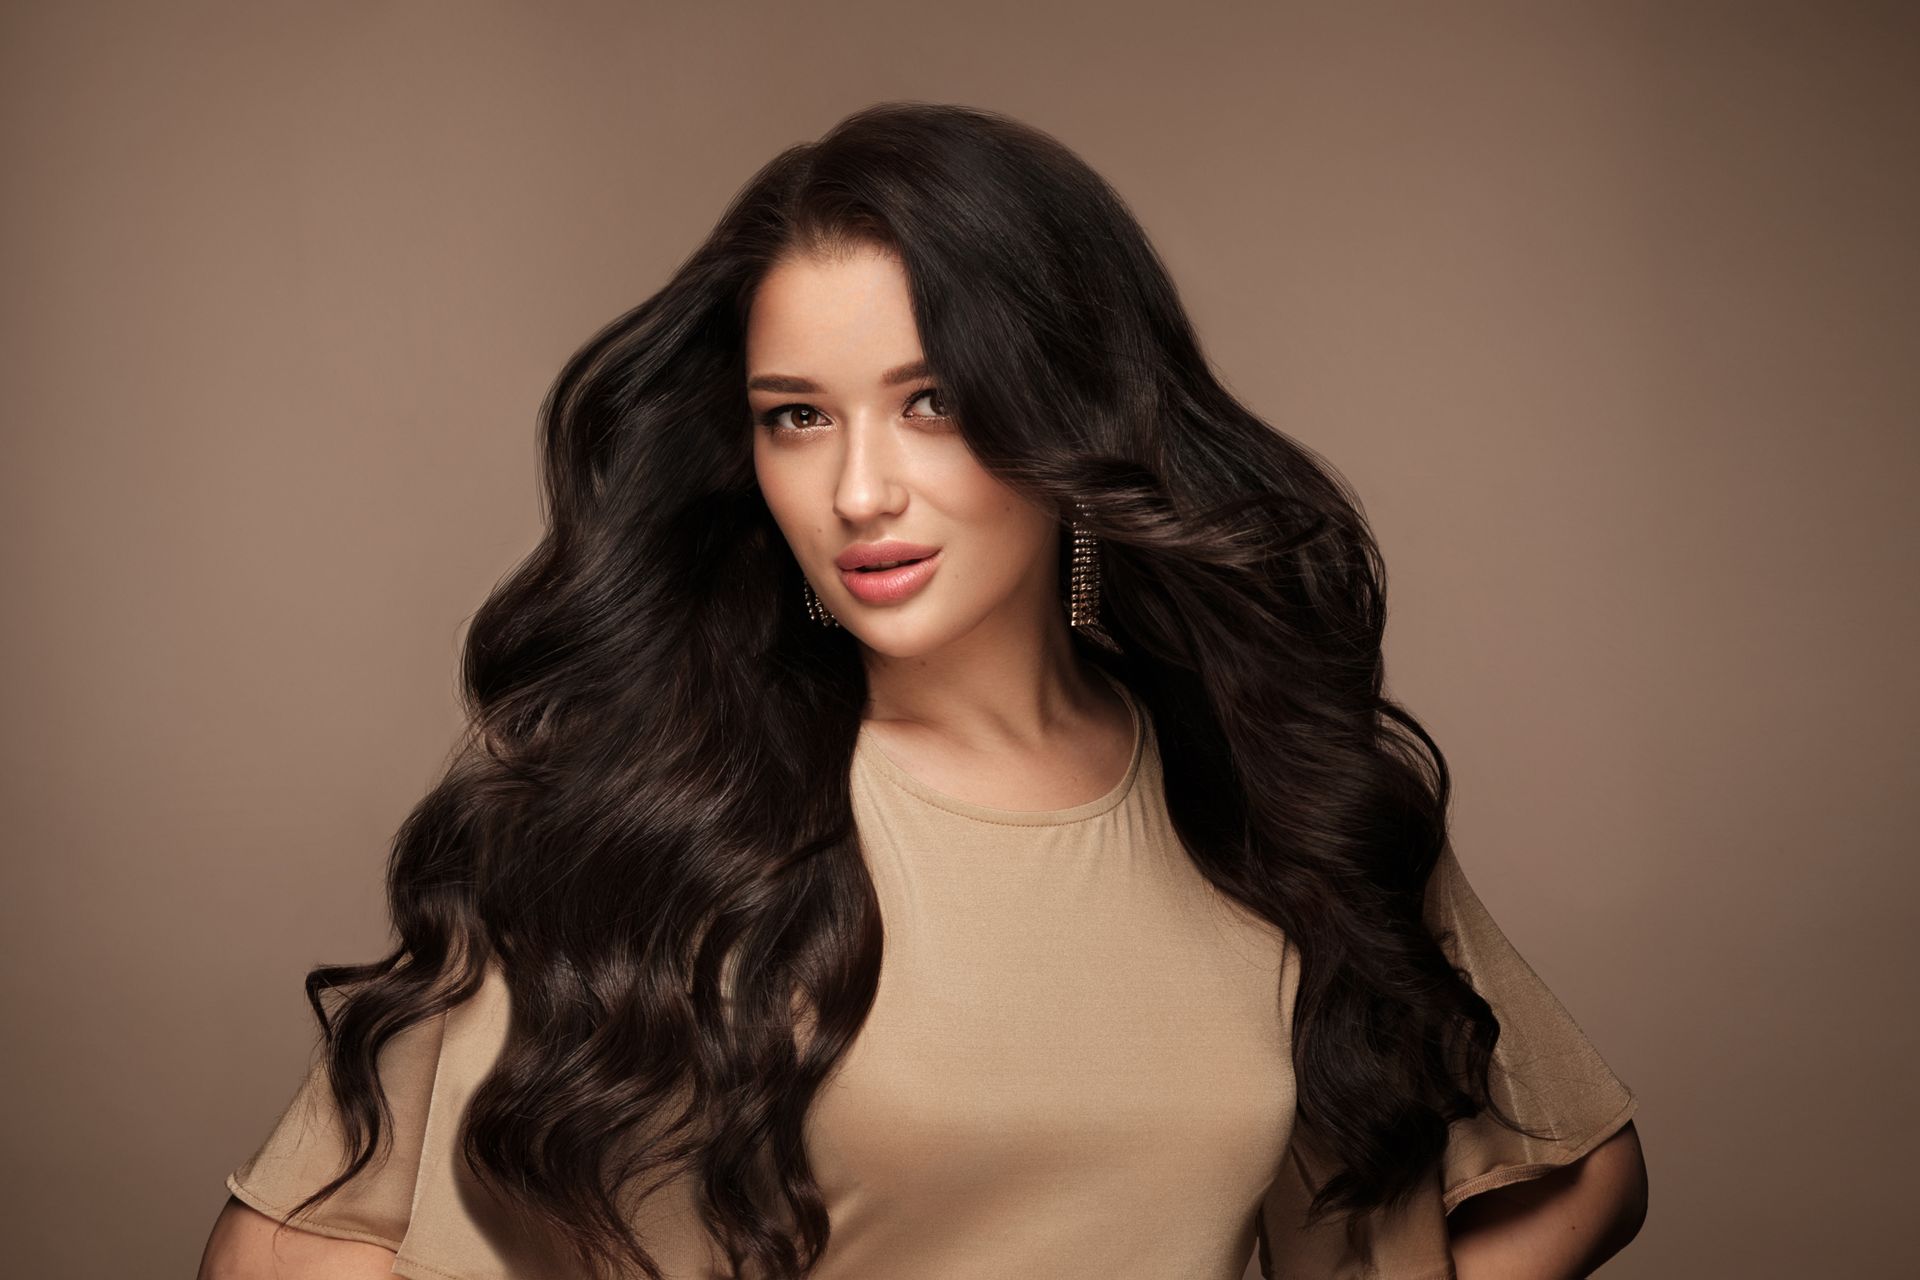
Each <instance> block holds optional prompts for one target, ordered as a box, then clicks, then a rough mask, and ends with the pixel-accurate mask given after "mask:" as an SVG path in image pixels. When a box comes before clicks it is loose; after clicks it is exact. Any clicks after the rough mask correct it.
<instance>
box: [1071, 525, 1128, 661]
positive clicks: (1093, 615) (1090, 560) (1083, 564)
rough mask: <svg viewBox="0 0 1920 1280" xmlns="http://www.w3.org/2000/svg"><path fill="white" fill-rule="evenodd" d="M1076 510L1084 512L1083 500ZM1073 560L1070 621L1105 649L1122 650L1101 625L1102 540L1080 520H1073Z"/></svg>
mask: <svg viewBox="0 0 1920 1280" xmlns="http://www.w3.org/2000/svg"><path fill="white" fill-rule="evenodd" d="M1073 509H1074V511H1075V512H1084V511H1085V510H1086V506H1085V504H1083V503H1080V502H1075V503H1074V504H1073ZM1069 532H1070V533H1071V535H1072V539H1073V559H1072V563H1071V564H1070V565H1069V566H1068V573H1067V621H1068V623H1069V624H1071V625H1072V627H1073V629H1074V630H1076V631H1078V632H1079V633H1080V634H1081V635H1083V636H1085V637H1086V638H1087V639H1089V640H1091V641H1093V642H1094V643H1095V644H1097V645H1099V646H1100V647H1101V648H1103V649H1106V650H1109V651H1110V652H1113V653H1119V652H1120V645H1119V642H1117V641H1116V640H1115V639H1114V638H1113V636H1112V634H1111V633H1109V632H1108V631H1107V629H1106V628H1105V627H1103V626H1101V625H1100V561H1101V556H1100V543H1099V541H1098V539H1096V538H1095V537H1094V536H1093V531H1092V530H1091V529H1088V528H1087V527H1086V526H1084V525H1082V524H1081V523H1080V522H1079V521H1078V520H1075V521H1073V522H1071V524H1070V525H1069Z"/></svg>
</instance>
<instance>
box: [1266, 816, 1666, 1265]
mask: <svg viewBox="0 0 1920 1280" xmlns="http://www.w3.org/2000/svg"><path fill="white" fill-rule="evenodd" d="M1425 915H1426V922H1427V926H1428V928H1429V930H1430V931H1432V932H1433V934H1434V936H1435V937H1436V939H1438V941H1439V943H1440V947H1441V950H1442V951H1443V952H1444V953H1445V954H1446V955H1447V957H1448V958H1449V959H1450V960H1451V961H1452V962H1453V964H1454V966H1455V967H1456V968H1459V969H1463V970H1465V971H1466V974H1467V979H1468V981H1469V982H1471V983H1472V985H1473V988H1474V990H1476V991H1478V992H1479V993H1480V995H1481V996H1482V997H1483V998H1484V999H1485V1000H1486V1001H1487V1003H1488V1004H1490V1005H1491V1006H1492V1007H1493V1011H1494V1014H1495V1016H1497V1017H1498V1018H1499V1019H1500V1037H1499V1041H1498V1043H1497V1044H1496V1045H1495V1046H1494V1051H1493V1059H1492V1063H1491V1066H1490V1070H1489V1085H1490V1088H1491V1090H1492V1094H1493V1096H1494V1098H1495V1100H1496V1101H1498V1102H1499V1103H1500V1105H1501V1107H1502V1109H1503V1110H1505V1111H1506V1112H1507V1113H1508V1114H1509V1115H1511V1116H1513V1117H1514V1118H1515V1119H1516V1120H1518V1121H1520V1123H1521V1124H1523V1125H1525V1126H1526V1127H1527V1128H1530V1129H1535V1130H1541V1131H1550V1132H1551V1135H1552V1136H1551V1137H1548V1138H1533V1137H1529V1136H1527V1135H1526V1134H1521V1133H1516V1132H1514V1131H1513V1130H1511V1129H1509V1128H1507V1127H1506V1126H1504V1125H1502V1124H1501V1123H1500V1122H1499V1121H1498V1120H1497V1119H1495V1118H1494V1117H1493V1116H1491V1115H1489V1114H1487V1113H1485V1112H1482V1113H1481V1114H1479V1115H1476V1116H1471V1117H1468V1118H1466V1119H1462V1120H1456V1121H1454V1123H1453V1125H1452V1127H1451V1129H1450V1130H1449V1132H1448V1137H1447V1147H1446V1150H1445V1152H1444V1154H1443V1156H1442V1159H1441V1162H1440V1167H1439V1169H1438V1170H1437V1172H1436V1173H1435V1175H1434V1178H1433V1180H1432V1182H1431V1183H1430V1184H1429V1185H1426V1186H1422V1187H1421V1188H1419V1189H1418V1191H1417V1192H1416V1193H1415V1195H1414V1196H1413V1198H1412V1199H1411V1200H1410V1201H1409V1202H1408V1203H1407V1204H1406V1205H1405V1206H1404V1207H1402V1208H1401V1209H1400V1210H1399V1211H1397V1212H1395V1213H1393V1214H1388V1213H1386V1212H1385V1211H1383V1210H1376V1211H1375V1212H1373V1213H1371V1214H1368V1215H1363V1216H1362V1217H1361V1218H1360V1219H1359V1220H1357V1221H1355V1222H1353V1223H1352V1224H1351V1227H1352V1231H1351V1233H1350V1234H1349V1232H1348V1231H1347V1230H1346V1228H1347V1226H1348V1225H1349V1224H1347V1223H1344V1222H1342V1221H1341V1220H1339V1219H1337V1218H1336V1219H1331V1220H1328V1221H1325V1222H1322V1223H1320V1224H1317V1225H1316V1226H1315V1227H1313V1228H1312V1229H1311V1230H1309V1229H1307V1228H1306V1227H1305V1226H1304V1221H1305V1212H1306V1206H1307V1202H1308V1200H1309V1199H1310V1192H1309V1185H1310V1184H1311V1185H1318V1184H1319V1182H1320V1181H1322V1180H1324V1178H1325V1177H1326V1176H1327V1172H1328V1171H1327V1170H1326V1169H1324V1168H1319V1167H1316V1166H1315V1165H1314V1163H1313V1162H1312V1160H1311V1159H1309V1158H1308V1157H1307V1156H1306V1155H1305V1154H1304V1153H1302V1152H1301V1151H1299V1150H1297V1149H1294V1150H1289V1152H1288V1156H1287V1159H1286V1161H1285V1162H1284V1163H1283V1166H1282V1168H1281V1171H1280V1173H1279V1174H1278V1176H1277V1177H1276V1178H1275V1180H1274V1183H1273V1185H1272V1186H1271V1187H1270V1188H1269V1189H1268V1191H1267V1194H1266V1197H1265V1199H1264V1201H1263V1203H1262V1206H1261V1215H1260V1237H1259V1238H1260V1257H1261V1266H1262V1274H1263V1275H1265V1276H1267V1277H1269V1278H1270V1280H1282V1278H1291V1277H1296V1276H1298V1277H1314V1278H1315V1280H1323V1278H1324V1280H1453V1276H1454V1270H1453V1264H1452V1256H1451V1252H1450V1250H1449V1248H1448V1241H1447V1228H1446V1215H1447V1214H1448V1213H1451V1212H1452V1211H1453V1209H1454V1208H1455V1206H1457V1205H1458V1204H1459V1203H1460V1202H1461V1201H1462V1200H1465V1199H1466V1198H1467V1197H1469V1196H1472V1195H1476V1194H1478V1193H1480V1192H1482V1191H1489V1190H1492V1189H1493V1188H1495V1187H1501V1186H1505V1185H1507V1184H1508V1183H1513V1182H1520V1181H1523V1180H1525V1179H1528V1178H1533V1177H1538V1176H1541V1175H1543V1174H1545V1173H1547V1172H1549V1171H1551V1170H1553V1169H1555V1168H1559V1167H1561V1166H1564V1165H1568V1164H1572V1163H1573V1162H1574V1161H1576V1160H1578V1159H1580V1158H1581V1157H1582V1156H1584V1155H1586V1154H1587V1153H1588V1152H1590V1151H1592V1150H1593V1149H1594V1148H1595V1147H1597V1146H1599V1145H1600V1144H1601V1143H1602V1142H1604V1141H1606V1140H1607V1139H1608V1138H1609V1137H1611V1136H1613V1134H1615V1133H1617V1132H1618V1131H1619V1130H1620V1129H1621V1128H1623V1127H1624V1126H1625V1125H1626V1123H1627V1122H1628V1121H1629V1120H1630V1119H1632V1118H1633V1115H1634V1112H1635V1111H1636V1110H1637V1109H1638V1101H1637V1099H1636V1098H1635V1096H1634V1094H1633V1092H1632V1090H1631V1089H1629V1088H1628V1087H1627V1085H1626V1084H1625V1083H1624V1082H1623V1081H1622V1080H1621V1079H1620V1078H1619V1077H1618V1076H1616V1075H1615V1074H1614V1073H1613V1071H1612V1070H1610V1069H1609V1068H1608V1066H1607V1064H1606V1062H1605V1060H1604V1059H1602V1058H1601V1056H1600V1053H1599V1051H1598V1050H1597V1049H1596V1048H1595V1047H1594V1046H1593V1044H1592V1042H1591V1041H1589V1040H1588V1038H1587V1036H1586V1035H1585V1033H1583V1032H1582V1031H1581V1029H1580V1027H1579V1025H1578V1024H1577V1023H1576V1022H1575V1021H1574V1020H1573V1017H1572V1015H1571V1014H1569V1013H1568V1012H1567V1010H1566V1007H1565V1006H1564V1005H1562V1004H1561V1003H1560V1001H1559V999H1558V998H1556V997H1555V996H1554V994H1553V992H1552V991H1551V990H1550V989H1549V988H1548V987H1547V985H1546V983H1545V982H1544V981H1542V979H1541V978H1540V976H1539V974H1537V973H1535V972H1534V970H1533V968H1532V966H1530V965H1529V964H1528V963H1527V962H1526V960H1525V959H1523V958H1522V957H1521V955H1520V953H1519V952H1518V951H1517V950H1515V948H1514V946H1513V944H1512V943H1511V942H1509V941H1508V940H1507V937H1506V935H1505V934H1504V933H1502V932H1501V930H1500V928H1499V926H1498V925H1497V924H1495V922H1494V920H1493V917H1492V916H1491V915H1489V914H1488V912H1487V909H1486V907H1485V906H1484V905H1483V904H1482V903H1481V901H1480V898H1479V896H1478V895H1477V894H1476V893H1475V892H1474V890H1473V887H1472V885H1471V884H1469V883H1468V881H1467V878H1466V875H1465V873H1464V872H1463V871H1462V870H1461V868H1460V864H1459V861H1458V860H1457V858H1456V857H1455V855H1454V852H1453V849H1452V846H1451V845H1450V844H1449V845H1448V846H1447V847H1446V848H1444V849H1443V851H1442V853H1441V856H1440V859H1439V861H1438V862H1437V863H1436V864H1435V866H1434V870H1433V875H1432V876H1431V878H1430V879H1429V880H1428V882H1427V893H1426V900H1425ZM1296 1146H1297V1144H1296Z"/></svg>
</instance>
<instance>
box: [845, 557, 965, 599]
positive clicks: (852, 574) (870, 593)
mask: <svg viewBox="0 0 1920 1280" xmlns="http://www.w3.org/2000/svg"><path fill="white" fill-rule="evenodd" d="M939 567H940V553H939V552H938V551H936V552H934V553H933V554H932V555H930V556H928V557H927V558H926V559H924V560H916V561H914V562H913V563H912V564H903V565H901V566H900V567H899V568H897V569H876V570H875V571H874V572H872V573H862V572H861V571H860V570H858V569H842V570H841V571H840V581H842V582H844V583H846V585H847V590H848V591H850V592H852V593H853V594H854V595H855V596H857V597H858V598H859V599H861V600H864V601H866V602H867V603H868V604H896V603H898V602H899V601H901V600H905V599H906V598H907V597H908V596H910V595H912V594H913V593H914V592H916V591H918V590H919V589H920V588H921V587H924V586H926V585H927V579H929V578H931V577H932V576H933V574H934V570H936V569H938V568H939Z"/></svg>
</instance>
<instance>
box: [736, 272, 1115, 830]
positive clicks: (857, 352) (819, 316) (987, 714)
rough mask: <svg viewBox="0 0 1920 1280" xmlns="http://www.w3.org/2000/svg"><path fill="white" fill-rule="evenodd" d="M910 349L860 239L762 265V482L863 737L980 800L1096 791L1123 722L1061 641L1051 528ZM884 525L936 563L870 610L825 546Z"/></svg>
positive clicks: (886, 280) (754, 398)
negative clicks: (972, 435) (969, 433)
mask: <svg viewBox="0 0 1920 1280" xmlns="http://www.w3.org/2000/svg"><path fill="white" fill-rule="evenodd" d="M924 358H925V357H924V353H923V352H922V350H921V346H920V334H919V328H918V325H917V324H916V322H915V320H914V316H913V304H912V299H911V295H910V293H909V290H908V283H907V274H906V271H905V269H904V267H903V266H902V265H901V263H900V260H899V258H898V257H897V256H895V255H894V254H892V253H890V252H888V251H886V250H883V249H879V248H876V247H873V246H856V247H853V248H850V249H847V250H845V251H843V252H841V253H838V254H828V255H820V256H815V255H806V254H801V255H796V256H792V257H789V258H787V259H785V260H783V261H781V262H779V263H778V264H776V265H775V266H774V267H773V268H772V269H771V270H770V271H769V272H768V273H767V275H766V276H765V278H764V279H763V280H762V281H761V284H760V287H759V289H758V290H757V291H756V293H755V295H754V300H753V305H752V307H751V308H750V309H749V312H748V323H747V334H746V368H747V394H748V400H749V402H750V404H751V407H752V430H753V465H754V473H755V476H756V478H757V479H758V481H759V485H760V492H761V495H762V497H764V498H765V500H766V503H767V508H768V510H769V511H770V512H772V514H773V518H774V521H775V523H776V524H778V525H779V527H780V531H781V533H782V534H784V535H785V537H786V540H787V544H788V546H789V547H790V548H791V549H792V551H793V555H794V558H795V559H796V560H797V561H798V562H799V565H800V568H801V570H802V572H804V573H805V574H806V576H807V579H808V581H809V582H811V583H812V584H813V589H814V591H815V592H816V593H817V594H818V595H819V597H820V600H821V603H823V604H824V605H825V606H826V607H827V610H828V611H829V612H830V613H832V614H833V615H834V617H835V618H837V619H839V621H840V624H841V625H842V626H843V627H845V628H846V629H847V631H848V632H849V633H850V634H851V635H852V636H853V638H854V639H855V640H856V641H857V642H858V643H859V645H860V648H861V656H862V660H863V661H864V662H865V665H866V668H867V688H868V693H869V697H870V701H869V704H868V707H867V709H866V713H865V717H864V719H865V724H866V731H867V732H868V733H869V734H871V735H872V738H873V740H874V742H875V744H876V745H877V746H878V747H879V748H880V749H881V750H882V751H884V752H885V753H886V754H887V755H888V756H889V757H890V758H892V759H893V760H894V761H895V763H897V764H899V765H901V766H902V767H903V768H905V769H906V770H907V772H909V773H910V774H912V775H914V776H915V777H916V778H918V779H920V780H921V781H922V782H924V783H926V784H927V785H928V786H930V787H932V788H933V789H934V790H936V791H941V792H944V793H946V794H947V795H950V796H955V797H958V798H959V799H962V800H967V801H971V802H973V803H975V804H983V805H990V806H993V807H995V808H1001V809H1028V810H1033V809H1060V808H1066V807H1069V806H1071V805H1076V804H1081V803H1084V802H1086V801H1088V800H1094V799H1098V798H1099V797H1100V796H1102V795H1105V794H1106V793H1107V792H1108V791H1109V790H1111V789H1112V788H1113V787H1114V786H1115V785H1117V784H1118V782H1119V780H1120V779H1121V778H1122V777H1123V776H1125V773H1126V770H1127V766H1128V764H1129V763H1130V762H1131V760H1132V755H1133V736H1134V735H1133V718H1132V716H1131V715H1130V714H1129V713H1128V711H1127V706H1126V703H1125V702H1124V701H1122V700H1121V698H1120V696H1119V695H1118V694H1117V693H1115V692H1114V690H1113V689H1112V688H1111V687H1109V686H1108V685H1107V683H1106V682H1105V681H1104V680H1103V679H1102V678H1101V677H1100V675H1099V674H1098V673H1097V672H1095V671H1091V670H1083V669H1082V666H1081V663H1080V661H1079V659H1078V657H1077V655H1076V654H1075V653H1074V651H1073V641H1072V636H1071V632H1070V629H1069V625H1068V621H1067V616H1066V610H1065V607H1064V605H1063V603H1062V595H1061V586H1062V584H1061V582H1060V573H1059V568H1058V560H1057V556H1058V555H1059V552H1060V539H1061V536H1062V534H1063V532H1064V525H1063V524H1062V522H1061V520H1060V517H1059V515H1058V514H1057V513H1055V512H1053V511H1049V510H1043V509H1041V508H1040V507H1038V506H1036V505H1035V504H1033V503H1031V502H1029V501H1027V500H1026V499H1025V498H1023V497H1022V496H1021V495H1019V494H1017V493H1015V492H1014V491H1013V490H1011V489H1009V488H1008V487H1007V486H1006V485H1004V484H1002V483H1001V482H1000V481H999V480H998V479H997V478H996V477H995V476H993V475H992V474H990V473H989V472H988V471H987V470H986V469H985V468H984V467H982V466H981V465H980V463H979V461H978V460H977V459H976V458H975V457H974V456H973V453H972V451H971V450H969V449H968V448H967V445H966V442H965V440H963V439H962V438H961V436H960V434H959V431H958V429H957V427H956V425H955V424H954V422H953V421H952V419H951V418H950V417H949V416H947V406H946V404H945V403H944V402H943V401H942V400H941V398H940V394H939V384H938V383H937V382H936V381H935V380H934V378H933V377H932V376H931V373H930V371H928V370H927V369H926V368H925V366H924V363H923V362H924ZM890 538H898V539H901V540H903V541H906V542H915V543H921V544H924V545H927V546H934V547H938V548H940V560H941V563H940V565H939V568H938V569H937V570H936V571H935V573H934V575H933V577H932V579H931V580H929V581H928V582H927V583H926V585H925V586H923V587H922V588H921V589H920V590H919V591H918V592H916V593H915V594H914V595H913V596H911V597H909V598H908V599H906V600H903V601H899V602H897V603H894V604H884V605H874V604H868V603H866V602H864V601H862V600H860V599H859V598H858V597H857V596H855V595H854V594H853V593H852V592H850V591H848V590H847V588H846V585H845V583H843V582H842V581H841V578H840V570H839V569H838V568H836V567H835V565H834V557H835V556H837V555H839V554H840V553H841V552H842V551H844V550H846V549H847V548H848V547H850V546H853V545H855V544H857V543H865V542H880V541H884V540H887V539H890ZM790 603H791V607H793V608H795V609H798V608H800V601H799V600H798V599H795V600H793V601H791V602H790Z"/></svg>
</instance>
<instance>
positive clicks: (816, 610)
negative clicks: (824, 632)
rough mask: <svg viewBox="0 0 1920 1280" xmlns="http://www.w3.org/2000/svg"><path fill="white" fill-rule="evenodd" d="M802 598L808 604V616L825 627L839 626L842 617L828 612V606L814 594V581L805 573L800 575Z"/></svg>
mask: <svg viewBox="0 0 1920 1280" xmlns="http://www.w3.org/2000/svg"><path fill="white" fill-rule="evenodd" d="M800 598H801V600H802V601H803V602H804V603H805V604H806V606H807V616H808V617H809V618H812V619H813V620H814V621H815V622H817V623H819V624H820V625H821V626H823V627H837V626H839V625H840V619H838V618H836V617H834V616H833V615H832V614H831V613H828V612H827V606H826V605H825V604H823V603H821V600H820V597H819V596H818V595H816V594H814V590H813V583H812V582H810V581H808V579H807V577H806V575H805V574H802V575H801V576H800Z"/></svg>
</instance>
